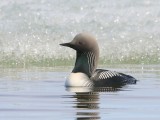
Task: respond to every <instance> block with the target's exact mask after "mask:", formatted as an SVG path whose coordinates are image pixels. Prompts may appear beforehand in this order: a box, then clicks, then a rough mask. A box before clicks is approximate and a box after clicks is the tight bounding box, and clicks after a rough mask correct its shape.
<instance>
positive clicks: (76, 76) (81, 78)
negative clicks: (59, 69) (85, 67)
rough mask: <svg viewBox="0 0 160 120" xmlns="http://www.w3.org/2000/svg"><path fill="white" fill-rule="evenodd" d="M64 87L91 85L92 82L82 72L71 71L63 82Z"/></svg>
mask: <svg viewBox="0 0 160 120" xmlns="http://www.w3.org/2000/svg"><path fill="white" fill-rule="evenodd" d="M65 86H66V87H91V86H93V82H92V81H91V80H90V79H89V78H88V76H87V75H86V74H84V73H80V72H79V73H71V74H70V76H69V77H68V79H67V80H66V82H65Z"/></svg>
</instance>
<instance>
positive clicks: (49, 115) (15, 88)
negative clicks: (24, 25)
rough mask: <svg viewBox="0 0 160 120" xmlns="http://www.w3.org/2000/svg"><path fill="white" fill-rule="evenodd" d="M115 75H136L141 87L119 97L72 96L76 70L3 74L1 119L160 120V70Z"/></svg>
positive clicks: (78, 92)
mask: <svg viewBox="0 0 160 120" xmlns="http://www.w3.org/2000/svg"><path fill="white" fill-rule="evenodd" d="M105 68H107V67H105ZM109 69H111V70H115V71H120V72H124V73H127V74H130V75H133V76H135V77H136V78H137V79H139V81H138V83H137V84H136V85H130V86H126V87H123V88H122V89H120V90H117V91H111V90H108V91H106V92H84V91H85V90H82V89H81V90H80V89H78V88H74V90H73V89H71V90H68V91H67V90H66V88H65V87H64V81H65V78H66V76H67V75H68V74H69V72H70V70H71V68H70V67H69V68H60V67H59V68H30V69H18V68H12V69H9V68H3V69H0V119H1V120H54V119H59V120H75V119H77V120H84V119H85V120H90V119H91V118H92V119H95V120H106V119H107V120H114V119H115V120H116V119H119V120H128V119H131V120H132V119H133V120H135V119H137V120H142V119H143V120H151V119H152V120H159V119H160V114H159V113H160V93H159V91H160V66H159V65H148V66H147V65H145V66H143V67H142V66H138V65H124V66H118V67H110V68H109ZM82 91H83V92H82ZM75 92H76V93H75Z"/></svg>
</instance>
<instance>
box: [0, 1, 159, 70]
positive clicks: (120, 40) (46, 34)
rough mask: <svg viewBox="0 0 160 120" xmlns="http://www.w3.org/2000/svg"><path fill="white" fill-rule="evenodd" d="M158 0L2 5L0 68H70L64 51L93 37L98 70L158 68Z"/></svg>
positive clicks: (72, 54)
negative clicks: (78, 38) (79, 37)
mask: <svg viewBox="0 0 160 120" xmlns="http://www.w3.org/2000/svg"><path fill="white" fill-rule="evenodd" d="M159 6H160V1H159V0H118V1H117V0H101V1H98V2H97V0H85V1H84V0H76V1H75V0H70V1H68V0H7V1H6V0H0V66H3V67H8V66H9V67H14V66H20V67H26V66H42V67H43V66H58V65H62V66H63V65H72V64H73V61H74V58H75V51H74V50H71V49H68V48H62V47H61V46H59V43H62V42H69V41H71V40H72V39H73V37H74V36H75V35H76V34H77V33H80V32H89V33H91V34H93V35H94V36H95V37H96V38H97V41H98V43H99V46H100V52H101V53H100V64H122V63H125V64H132V63H134V64H159V63H160V40H159V39H160V34H159V32H160V27H159V26H160V7H159Z"/></svg>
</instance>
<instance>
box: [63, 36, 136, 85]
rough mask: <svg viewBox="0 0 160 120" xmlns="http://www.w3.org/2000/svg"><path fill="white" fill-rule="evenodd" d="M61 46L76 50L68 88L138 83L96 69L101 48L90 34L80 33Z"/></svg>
mask: <svg viewBox="0 0 160 120" xmlns="http://www.w3.org/2000/svg"><path fill="white" fill-rule="evenodd" d="M60 45H61V46H66V47H70V48H72V49H74V50H76V62H75V66H74V68H73V70H72V72H71V74H70V75H69V77H68V79H67V80H66V82H65V86H66V87H118V86H123V85H126V84H135V83H136V81H137V80H136V79H135V78H134V77H132V76H130V75H126V74H123V73H119V72H115V71H110V70H104V69H96V68H97V64H98V59H99V47H98V44H97V42H96V39H95V38H94V37H93V36H92V35H90V34H88V33H79V34H77V35H76V36H75V37H74V39H73V40H72V41H71V42H68V43H62V44H60Z"/></svg>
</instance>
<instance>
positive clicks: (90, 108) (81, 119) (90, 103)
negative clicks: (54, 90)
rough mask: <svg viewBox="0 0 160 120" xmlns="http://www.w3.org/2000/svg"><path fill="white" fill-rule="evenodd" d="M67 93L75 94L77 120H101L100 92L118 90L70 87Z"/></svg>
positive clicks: (115, 89) (114, 89)
mask: <svg viewBox="0 0 160 120" xmlns="http://www.w3.org/2000/svg"><path fill="white" fill-rule="evenodd" d="M66 90H67V91H70V92H74V93H75V95H73V96H72V97H73V98H75V99H76V102H75V105H74V107H75V108H76V109H77V110H76V112H77V113H76V119H77V120H100V115H99V92H114V91H118V90H119V89H118V88H112V87H106V88H94V89H93V88H86V87H68V88H67V89H66Z"/></svg>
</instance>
